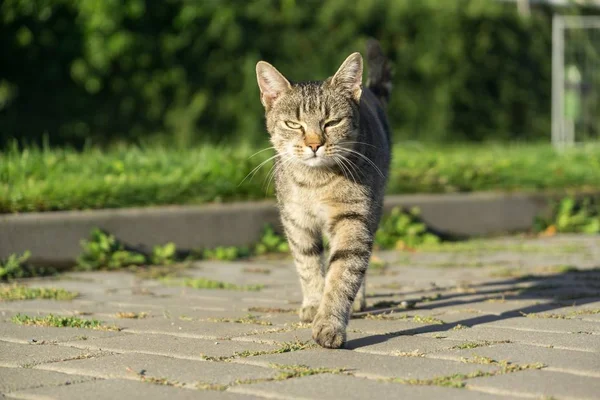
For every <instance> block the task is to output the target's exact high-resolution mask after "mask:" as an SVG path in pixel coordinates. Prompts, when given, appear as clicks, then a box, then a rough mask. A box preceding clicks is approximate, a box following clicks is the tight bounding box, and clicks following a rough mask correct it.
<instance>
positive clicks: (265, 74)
mask: <svg viewBox="0 0 600 400" xmlns="http://www.w3.org/2000/svg"><path fill="white" fill-rule="evenodd" d="M256 79H257V81H258V87H259V88H260V101H261V102H262V103H263V105H264V106H265V108H266V109H267V111H268V110H269V109H271V107H272V106H273V103H274V102H275V100H277V99H278V98H279V97H281V95H282V94H284V93H285V92H287V91H288V90H289V89H291V88H292V85H290V82H289V81H288V80H287V79H285V77H284V76H283V75H281V72H279V71H277V69H276V68H275V67H274V66H272V65H271V64H269V63H268V62H265V61H259V62H258V64H256Z"/></svg>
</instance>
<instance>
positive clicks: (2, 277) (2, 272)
mask: <svg viewBox="0 0 600 400" xmlns="http://www.w3.org/2000/svg"><path fill="white" fill-rule="evenodd" d="M29 257H31V252H29V251H26V252H24V253H23V254H21V255H18V254H11V255H9V256H8V258H7V259H6V260H0V282H1V281H12V280H14V279H21V278H31V277H34V276H47V275H54V274H56V270H55V269H53V268H43V267H37V266H34V265H30V264H28V263H27V260H29Z"/></svg>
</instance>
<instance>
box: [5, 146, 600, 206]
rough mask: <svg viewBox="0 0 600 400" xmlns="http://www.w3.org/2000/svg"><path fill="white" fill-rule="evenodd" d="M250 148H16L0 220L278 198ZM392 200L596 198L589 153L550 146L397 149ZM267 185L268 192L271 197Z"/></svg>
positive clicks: (598, 174) (593, 152)
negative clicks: (546, 193) (436, 196)
mask: <svg viewBox="0 0 600 400" xmlns="http://www.w3.org/2000/svg"><path fill="white" fill-rule="evenodd" d="M256 150H257V149H256V148H251V147H247V146H237V145H236V146H210V145H204V146H201V147H189V148H187V149H166V148H163V147H160V146H153V147H138V146H119V147H117V148H114V149H111V150H110V151H101V150H99V149H97V148H89V149H85V150H84V151H83V152H77V151H73V150H70V149H49V148H35V147H30V148H25V149H20V148H17V147H11V148H10V149H9V150H8V151H6V152H4V153H0V213H15V212H28V211H54V210H79V209H98V208H119V207H133V206H150V205H161V204H201V203H207V202H223V201H234V200H253V199H254V200H258V199H264V198H265V197H272V196H273V185H270V186H268V181H269V179H268V178H269V176H268V174H269V171H270V168H271V167H272V164H270V163H267V164H265V165H264V166H263V167H262V168H261V169H259V170H258V172H257V174H256V176H254V177H253V178H248V179H246V180H244V177H245V176H246V175H248V174H249V173H250V172H251V171H252V170H253V169H254V167H256V166H257V165H259V164H260V163H261V162H263V161H266V160H267V159H268V158H269V157H270V154H268V153H269V152H266V151H265V152H262V153H260V154H258V155H256V156H255V157H252V158H249V156H250V155H252V154H253V153H255V152H256ZM393 155H394V157H393V159H392V166H391V168H390V179H389V182H388V193H389V194H403V193H452V192H470V191H481V190H503V191H510V190H525V191H536V190H548V189H561V190H564V189H573V190H575V189H577V190H586V189H589V190H598V189H600V152H599V151H598V147H597V146H596V147H594V146H592V145H589V146H582V147H576V148H572V149H567V150H566V151H564V152H561V153H558V152H556V151H554V149H553V148H552V147H551V146H550V145H538V144H536V145H534V144H529V145H486V146H481V145H469V146H467V145H461V146H452V145H444V146H431V147H424V146H420V145H411V144H406V143H405V144H399V145H396V146H394V149H393ZM267 186H268V189H267Z"/></svg>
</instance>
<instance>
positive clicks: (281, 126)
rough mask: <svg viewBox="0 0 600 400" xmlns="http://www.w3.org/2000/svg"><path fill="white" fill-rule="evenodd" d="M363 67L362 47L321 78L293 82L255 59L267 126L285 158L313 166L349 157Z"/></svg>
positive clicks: (324, 164) (333, 162)
mask: <svg viewBox="0 0 600 400" xmlns="http://www.w3.org/2000/svg"><path fill="white" fill-rule="evenodd" d="M362 73H363V61H362V57H361V55H360V54H359V53H353V54H351V55H350V56H348V58H346V60H345V61H344V62H343V64H342V65H341V66H340V68H339V69H338V71H337V72H336V73H335V75H333V76H332V77H330V78H328V79H326V80H324V81H320V82H303V83H290V82H289V81H288V80H287V79H286V78H285V77H284V76H283V75H282V74H281V73H280V72H279V71H277V69H275V67H273V66H272V65H271V64H269V63H266V62H264V61H260V62H259V63H258V64H257V65H256V76H257V79H258V86H259V88H260V98H261V102H262V104H263V105H264V106H265V110H266V119H267V130H268V131H269V133H270V135H271V142H272V143H273V146H274V147H275V149H276V150H277V152H278V153H279V155H280V157H281V161H282V162H290V163H302V164H304V165H308V166H311V167H329V166H334V165H336V164H339V163H343V162H344V160H343V159H342V160H341V161H340V159H341V158H342V157H347V156H348V155H349V154H350V153H351V151H352V148H353V147H354V143H356V140H357V136H358V127H359V115H358V105H359V102H360V96H361V93H362V88H361V86H362Z"/></svg>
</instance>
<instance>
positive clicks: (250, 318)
mask: <svg viewBox="0 0 600 400" xmlns="http://www.w3.org/2000/svg"><path fill="white" fill-rule="evenodd" d="M207 321H210V322H233V323H235V324H255V325H263V326H271V325H273V323H272V322H271V321H263V320H261V319H260V317H259V316H257V315H252V314H248V315H247V316H245V317H242V318H208V319H207Z"/></svg>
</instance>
